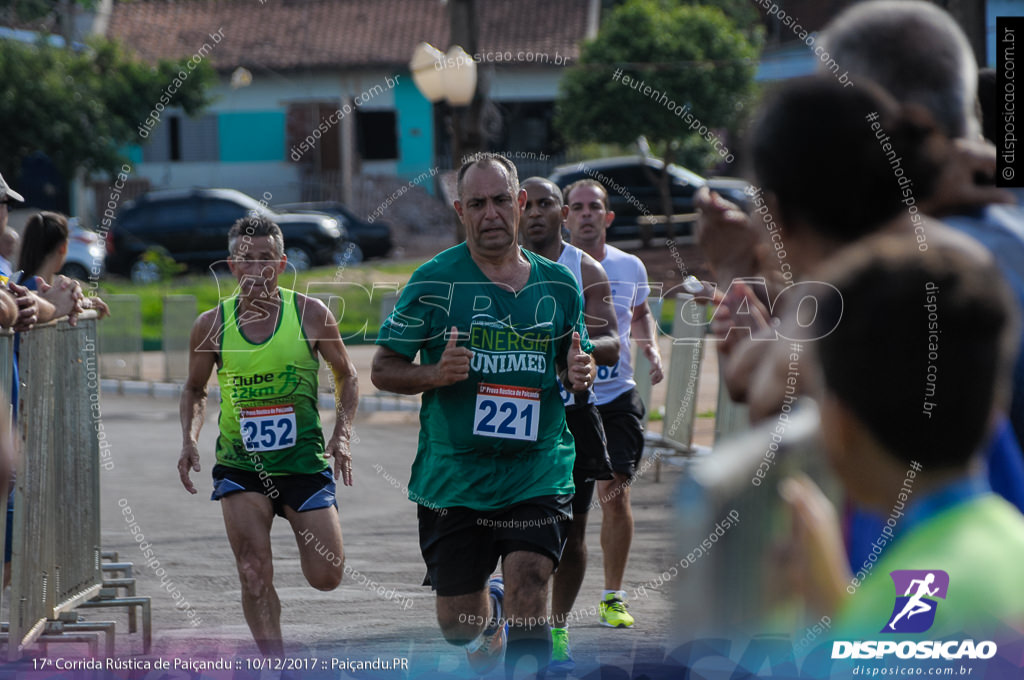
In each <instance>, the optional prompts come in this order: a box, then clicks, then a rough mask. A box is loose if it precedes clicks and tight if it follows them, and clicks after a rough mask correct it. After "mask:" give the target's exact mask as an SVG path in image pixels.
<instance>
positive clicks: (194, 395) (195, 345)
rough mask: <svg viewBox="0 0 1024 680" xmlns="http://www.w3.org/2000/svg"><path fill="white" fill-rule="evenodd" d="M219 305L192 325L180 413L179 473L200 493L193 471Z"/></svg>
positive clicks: (216, 347) (215, 348) (214, 357)
mask: <svg viewBox="0 0 1024 680" xmlns="http://www.w3.org/2000/svg"><path fill="white" fill-rule="evenodd" d="M217 314H218V310H217V309H211V310H209V311H207V312H203V313H202V314H201V315H200V316H199V318H198V319H196V322H195V324H194V325H193V326H192V333H191V336H190V338H189V353H188V379H187V380H186V381H185V386H184V387H183V388H182V390H181V401H180V402H179V405H178V413H179V417H180V419H181V456H180V457H179V458H178V476H179V477H180V478H181V484H182V486H184V487H185V490H186V491H188V492H189V493H191V494H194V493H196V488H195V485H193V484H192V480H191V479H190V478H189V471H194V472H199V471H200V466H199V446H198V443H197V442H198V441H199V431H200V430H201V429H202V427H203V417H204V414H205V413H206V384H207V383H208V382H209V380H210V375H211V374H212V373H213V368H214V366H215V365H216V362H217V352H218V350H219V345H218V342H217V338H216V332H215V331H216V328H217Z"/></svg>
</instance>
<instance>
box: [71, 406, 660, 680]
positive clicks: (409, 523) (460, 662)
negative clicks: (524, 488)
mask: <svg viewBox="0 0 1024 680" xmlns="http://www.w3.org/2000/svg"><path fill="white" fill-rule="evenodd" d="M323 419H324V423H323V424H324V428H325V430H328V431H329V430H330V428H331V426H332V416H331V415H330V414H327V413H325V414H324V418H323ZM103 421H104V427H105V431H106V433H107V436H108V439H109V441H110V443H111V450H112V456H113V461H114V466H113V468H112V469H111V470H108V471H103V473H102V489H103V496H102V498H103V500H102V522H103V547H104V549H105V550H117V551H118V552H119V553H120V558H121V559H122V560H130V561H133V562H134V563H135V574H136V576H137V578H138V594H139V595H148V596H150V597H152V599H153V627H154V655H155V656H158V657H161V658H164V659H211V658H238V659H242V658H248V657H253V656H256V647H255V645H254V644H253V642H252V639H251V637H250V635H249V631H248V628H247V626H246V624H245V621H244V619H243V618H242V610H241V602H240V593H239V585H238V578H237V575H236V573H235V568H234V560H233V557H232V555H231V551H230V548H229V546H228V543H227V539H226V537H225V533H224V527H223V523H222V519H221V514H220V507H219V505H218V504H217V503H215V502H211V501H209V500H208V499H209V493H210V489H211V480H210V476H209V475H210V470H211V468H212V464H213V442H214V438H215V433H216V432H215V431H216V408H215V407H214V408H211V412H210V413H208V417H207V421H206V426H205V427H204V430H203V433H202V438H201V442H200V452H201V456H202V464H203V471H202V472H201V473H199V474H198V475H197V476H196V477H198V484H197V487H198V489H199V494H198V495H197V496H190V495H189V494H188V493H187V492H186V491H185V490H184V489H183V488H182V487H181V484H180V482H179V481H178V478H177V471H176V463H177V458H178V453H179V445H180V440H181V434H180V428H179V425H178V409H177V402H176V401H173V400H168V399H155V398H137V397H117V396H105V397H104V399H103ZM417 434H418V428H417V424H416V421H415V417H414V416H413V415H411V414H399V413H375V414H365V415H360V416H359V417H358V418H357V421H356V435H357V436H358V439H359V443H358V444H356V446H355V447H354V451H353V453H354V477H355V486H354V487H352V488H341V490H340V492H339V508H340V512H341V523H342V530H343V533H344V543H345V550H346V554H347V562H346V565H347V568H348V573H347V574H346V576H345V579H344V580H343V582H342V584H341V586H340V587H339V588H338V589H337V590H335V591H333V592H329V593H324V592H320V591H317V590H314V589H313V588H311V587H310V586H308V585H307V584H306V583H305V581H304V579H303V577H302V574H301V571H300V567H299V561H298V550H297V547H296V543H295V539H294V538H293V534H292V532H291V528H290V527H289V525H288V523H287V522H285V521H284V520H282V519H277V520H276V522H275V525H274V528H273V534H272V536H273V549H274V565H275V577H274V580H275V585H276V587H277V591H278V594H279V596H280V599H281V604H282V628H283V633H284V637H285V641H286V648H287V652H288V654H289V655H291V656H294V657H296V658H306V659H316V662H315V663H316V664H317V665H316V668H317V670H318V671H320V670H322V668H323V667H324V666H325V665H326V666H329V664H330V663H331V660H332V659H334V660H335V662H334V663H335V665H337V664H338V663H339V660H344V659H346V658H347V659H352V660H356V659H371V660H372V659H374V658H376V657H381V659H384V660H388V661H391V660H392V659H394V658H404V659H407V660H408V664H409V665H408V672H407V673H405V672H403V673H400V674H397V675H396V674H395V673H394V672H393V671H392V672H390V673H387V672H383V671H381V672H379V673H377V674H374V676H375V677H377V676H379V677H384V676H387V677H421V676H425V675H432V674H433V673H432V672H433V671H440V672H441V674H442V675H446V674H447V673H453V674H456V675H462V674H466V673H468V668H467V666H466V664H465V659H464V653H463V652H462V650H461V649H458V648H454V647H451V646H449V645H447V644H446V643H445V642H444V641H443V640H442V638H441V635H440V632H439V630H438V628H437V624H436V622H435V619H434V597H433V594H432V593H431V591H430V590H429V588H425V587H422V586H420V585H419V584H420V583H421V581H422V578H423V575H424V566H423V563H422V560H421V557H420V553H419V547H418V541H417V529H416V513H415V506H414V505H413V504H412V503H411V502H410V501H408V500H407V499H406V496H405V493H404V487H405V485H406V484H407V482H408V478H409V468H410V465H411V462H412V459H413V456H414V453H415V442H416V437H417ZM377 466H379V467H377ZM679 476H680V471H679V470H678V469H676V468H673V467H672V466H666V469H665V470H664V471H663V474H662V479H661V482H660V483H655V482H654V474H653V468H648V469H647V471H646V473H645V474H644V475H643V476H641V477H640V479H639V480H638V481H637V482H636V484H635V486H634V488H633V499H634V500H633V507H634V513H635V522H636V538H635V541H634V545H633V550H632V554H631V555H632V556H631V559H630V564H629V567H628V570H627V575H626V581H627V585H626V588H627V590H628V591H629V592H630V593H632V592H633V589H634V588H636V586H638V585H640V584H642V583H646V582H647V581H649V580H651V579H652V578H654V577H655V576H656V575H657V574H658V573H660V572H661V571H662V570H663V569H664V568H666V567H667V566H668V565H670V564H671V563H672V562H673V561H674V559H673V554H674V552H675V549H674V546H673V541H672V523H671V517H672V507H671V496H672V492H673V490H674V488H675V486H676V482H677V481H678V478H679ZM126 508H130V512H131V518H133V520H134V523H135V524H136V525H137V526H136V527H132V526H131V524H132V522H131V521H129V520H128V519H127V518H126V515H125V510H126ZM591 515H592V517H591V521H590V527H589V534H588V546H589V548H590V555H591V559H590V567H589V569H588V573H587V577H586V581H585V582H584V585H583V589H582V592H581V597H580V599H579V600H578V601H577V614H578V620H577V621H575V622H574V623H573V624H572V626H571V633H572V637H571V640H572V644H573V648H574V654H575V656H576V659H577V662H578V664H579V669H578V673H577V674H578V675H581V676H582V675H583V674H585V673H586V672H587V670H588V669H594V668H595V667H596V666H597V665H598V664H599V663H600V664H601V665H605V666H609V665H610V666H618V667H620V668H623V669H626V670H627V671H629V669H631V668H632V667H633V664H634V660H636V659H639V658H644V659H646V660H656V659H659V658H660V657H661V651H660V647H661V645H662V643H663V641H664V640H665V638H666V636H667V633H668V626H669V625H670V623H669V622H670V621H671V618H672V617H671V607H672V604H671V593H670V592H668V589H669V588H670V587H671V584H666V586H664V587H663V588H662V590H660V591H658V590H654V589H647V591H646V592H647V597H639V598H636V599H633V600H632V601H631V606H630V611H631V612H632V613H633V615H634V616H635V617H636V619H637V624H636V626H635V627H634V628H633V629H630V630H620V629H609V628H605V627H602V626H600V625H599V623H598V618H597V617H596V615H595V612H596V605H597V602H598V600H599V597H600V593H601V588H602V579H601V550H600V544H599V529H600V519H601V513H600V511H594V512H592V513H591ZM133 530H134V531H137V532H138V533H141V534H142V535H143V536H144V540H145V543H144V544H143V546H144V547H149V548H150V549H151V550H152V551H153V558H151V560H152V559H158V560H159V568H160V569H162V570H163V573H162V576H163V582H162V581H161V578H160V577H159V576H158V575H157V572H156V569H157V568H158V567H157V565H155V564H151V565H150V566H147V564H146V562H147V560H146V559H145V558H144V556H143V554H142V553H141V552H140V549H139V547H138V545H139V544H138V543H137V542H136V539H137V535H133V533H132V532H133ZM371 584H372V585H371ZM378 586H379V587H378ZM93 613H95V614H96V616H90V617H89V618H97V619H109V618H114V619H115V620H117V621H118V622H119V623H118V644H117V654H118V656H119V657H129V656H131V655H139V654H141V652H142V641H141V636H140V635H138V634H135V635H127V634H125V631H126V630H127V626H126V621H127V617H126V615H125V614H123V613H120V612H119V611H117V610H104V611H102V612H89V614H93ZM305 663H309V662H305ZM320 675H321V673H320V672H316V673H313V672H312V671H310V670H309V669H308V668H307V669H306V670H304V671H303V672H302V673H301V674H300V676H301V677H302V678H308V677H318V676H320ZM630 675H632V673H631V672H630ZM327 676H328V677H338V671H337V670H335V671H333V672H332V673H328V675H327ZM492 676H493V677H501V673H500V672H499V671H495V672H493V673H492Z"/></svg>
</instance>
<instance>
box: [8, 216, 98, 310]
mask: <svg viewBox="0 0 1024 680" xmlns="http://www.w3.org/2000/svg"><path fill="white" fill-rule="evenodd" d="M68 233H69V232H68V219H67V218H66V217H65V216H64V215H61V214H60V213H54V212H40V213H36V214H34V215H32V216H31V217H30V218H29V219H28V222H26V223H25V235H24V237H23V239H24V240H23V242H22V245H21V255H20V257H19V258H18V269H19V270H20V271H21V275H20V277H19V280H18V283H19V284H21V285H23V286H25V287H26V288H28V289H29V290H37V289H38V288H39V284H38V280H37V278H36V277H38V278H39V279H42V281H43V282H44V283H45V284H51V283H53V281H54V279H55V278H56V277H57V276H58V274H57V272H59V271H60V269H61V267H63V266H64V258H65V257H67V254H68ZM62 278H66V277H62ZM80 304H81V308H82V309H96V310H98V311H99V313H100V316H101V317H102V316H104V315H108V314H110V310H109V309H108V308H107V305H106V303H104V302H103V300H101V299H100V298H98V297H95V296H92V297H86V298H84V299H83V300H82V301H81V303H80Z"/></svg>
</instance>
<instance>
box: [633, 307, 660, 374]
mask: <svg viewBox="0 0 1024 680" xmlns="http://www.w3.org/2000/svg"><path fill="white" fill-rule="evenodd" d="M630 335H632V337H633V338H635V339H636V342H637V344H638V345H640V349H642V350H643V352H644V355H645V356H646V357H647V360H648V361H650V362H651V384H652V385H657V384H658V383H660V382H661V381H662V379H663V378H664V377H665V374H664V372H663V370H662V366H661V352H659V351H658V328H657V324H656V323H655V321H654V315H653V314H651V308H650V306H648V304H647V300H644V301H643V302H641V303H640V304H638V305H637V306H636V307H634V308H633V319H632V320H631V322H630Z"/></svg>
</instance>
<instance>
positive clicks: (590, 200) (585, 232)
mask: <svg viewBox="0 0 1024 680" xmlns="http://www.w3.org/2000/svg"><path fill="white" fill-rule="evenodd" d="M565 205H566V206H568V208H569V212H568V214H567V215H566V219H565V226H566V227H567V228H568V229H569V234H570V236H571V238H572V242H573V245H576V246H579V247H581V248H585V249H586V248H591V247H594V246H598V245H604V243H605V238H606V232H607V231H608V227H609V226H611V223H612V220H614V219H615V213H614V212H612V211H611V210H609V209H608V190H607V189H605V188H604V185H602V184H601V183H600V182H598V181H597V180H593V179H581V180H578V181H576V182H573V183H572V184H570V185H569V186H567V187H566V188H565Z"/></svg>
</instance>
